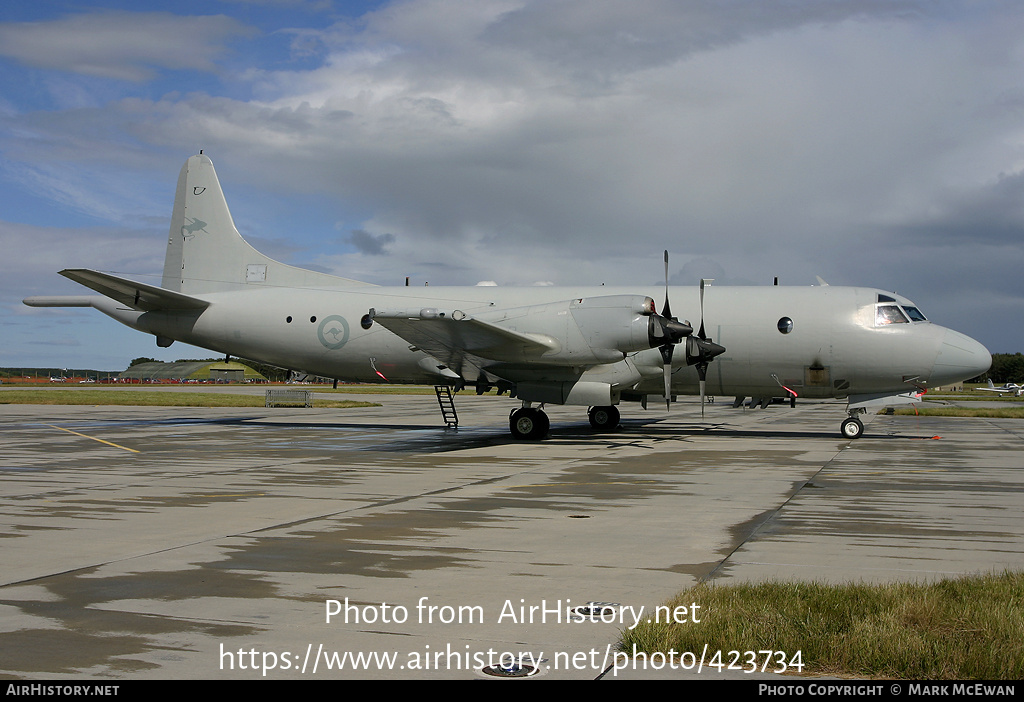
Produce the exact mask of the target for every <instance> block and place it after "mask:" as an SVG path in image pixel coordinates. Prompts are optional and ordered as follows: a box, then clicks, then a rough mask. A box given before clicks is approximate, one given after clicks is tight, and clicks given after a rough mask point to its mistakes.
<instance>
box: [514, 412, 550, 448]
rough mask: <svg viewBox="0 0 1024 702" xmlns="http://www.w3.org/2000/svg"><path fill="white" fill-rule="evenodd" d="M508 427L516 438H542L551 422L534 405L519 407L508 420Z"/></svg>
mask: <svg viewBox="0 0 1024 702" xmlns="http://www.w3.org/2000/svg"><path fill="white" fill-rule="evenodd" d="M508 428H509V430H510V431H511V432H512V436H513V437H515V438H517V439H533V440H536V439H543V438H544V437H545V436H547V435H548V429H550V428H551V422H550V421H549V420H548V416H547V415H546V414H544V412H542V411H541V410H539V409H537V408H535V407H520V408H519V409H517V410H516V411H515V412H513V413H512V416H511V417H509V420H508Z"/></svg>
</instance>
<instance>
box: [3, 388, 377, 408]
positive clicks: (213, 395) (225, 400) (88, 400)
mask: <svg viewBox="0 0 1024 702" xmlns="http://www.w3.org/2000/svg"><path fill="white" fill-rule="evenodd" d="M0 404H5V405H133V406H136V407H263V406H264V404H265V399H264V397H263V396H262V395H241V394H236V393H230V392H188V391H181V392H178V391H147V390H106V389H93V388H73V389H72V388H67V389H63V388H61V389H54V390H36V389H21V390H0ZM313 406H314V407H323V408H341V409H343V408H347V407H379V406H380V405H378V404H377V403H374V402H356V401H353V400H318V399H314V400H313Z"/></svg>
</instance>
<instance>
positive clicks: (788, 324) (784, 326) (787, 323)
mask: <svg viewBox="0 0 1024 702" xmlns="http://www.w3.org/2000/svg"><path fill="white" fill-rule="evenodd" d="M779 331H780V332H782V333H783V334H788V333H790V332H791V331H793V320H792V319H790V318H789V317H783V318H782V319H780V320H779Z"/></svg>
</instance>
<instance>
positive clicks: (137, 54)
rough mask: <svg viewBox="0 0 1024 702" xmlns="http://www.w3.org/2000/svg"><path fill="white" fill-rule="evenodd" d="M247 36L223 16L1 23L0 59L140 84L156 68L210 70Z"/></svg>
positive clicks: (103, 15) (114, 15)
mask: <svg viewBox="0 0 1024 702" xmlns="http://www.w3.org/2000/svg"><path fill="white" fill-rule="evenodd" d="M251 33H252V30H251V29H248V28H246V27H245V25H243V24H242V23H240V22H238V21H237V20H235V19H232V18H231V17H226V16H224V15H216V16H197V17H185V16H178V15H173V14H170V13H165V12H152V13H138V12H114V11H109V12H95V13H85V14H78V15H69V16H67V17H64V18H62V19H59V20H51V21H40V22H4V23H0V55H2V56H7V57H9V58H13V59H15V60H17V61H20V62H22V63H24V64H26V65H28V66H33V67H36V68H44V69H52V70H60V71H69V72H72V73H80V74H83V75H88V76H98V77H102V78H114V79H118V80H127V81H136V82H138V81H144V80H147V79H149V78H151V77H152V76H153V71H154V69H155V68H163V69H189V70H198V71H212V70H214V69H215V67H216V63H215V60H216V59H217V58H218V56H220V55H221V54H222V53H223V51H224V46H223V44H224V42H225V41H227V40H229V39H231V38H233V37H238V36H246V35H250V34H251Z"/></svg>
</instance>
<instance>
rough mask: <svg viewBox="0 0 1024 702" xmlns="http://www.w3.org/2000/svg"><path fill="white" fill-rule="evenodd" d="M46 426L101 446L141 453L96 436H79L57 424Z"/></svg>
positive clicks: (75, 432)
mask: <svg viewBox="0 0 1024 702" xmlns="http://www.w3.org/2000/svg"><path fill="white" fill-rule="evenodd" d="M45 426H48V427H53V428H54V429H60V430H61V431H66V432H67V433H69V434H74V435H75V436H81V437H82V438H84V439H92V440H93V441H99V442H100V443H101V444H106V445H107V446H113V447H114V448H119V449H124V450H125V451H131V452H132V453H139V451H137V450H135V449H132V448H128V447H127V446H121V445H120V444H115V443H114V442H112V441H104V440H103V439H97V438H96V437H95V436H89V435H88V434H79V433H78V432H77V431H71V430H70V429H65V428H64V427H58V426H57V425H56V424H47V425H45Z"/></svg>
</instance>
